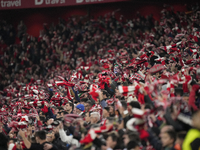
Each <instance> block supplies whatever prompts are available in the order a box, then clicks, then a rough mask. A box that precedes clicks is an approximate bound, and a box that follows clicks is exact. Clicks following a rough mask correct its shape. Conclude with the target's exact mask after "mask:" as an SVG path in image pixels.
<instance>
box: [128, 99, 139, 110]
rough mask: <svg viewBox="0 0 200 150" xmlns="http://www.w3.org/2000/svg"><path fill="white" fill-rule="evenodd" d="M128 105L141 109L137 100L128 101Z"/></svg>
mask: <svg viewBox="0 0 200 150" xmlns="http://www.w3.org/2000/svg"><path fill="white" fill-rule="evenodd" d="M129 105H130V106H131V107H133V108H138V109H141V106H140V104H139V103H138V102H137V101H132V102H130V103H129Z"/></svg>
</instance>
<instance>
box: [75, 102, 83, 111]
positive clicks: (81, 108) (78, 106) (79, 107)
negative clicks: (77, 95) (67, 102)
mask: <svg viewBox="0 0 200 150" xmlns="http://www.w3.org/2000/svg"><path fill="white" fill-rule="evenodd" d="M76 108H77V109H79V110H81V111H84V110H85V107H84V105H83V104H78V105H77V106H76Z"/></svg>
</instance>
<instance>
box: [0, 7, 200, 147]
mask: <svg viewBox="0 0 200 150" xmlns="http://www.w3.org/2000/svg"><path fill="white" fill-rule="evenodd" d="M117 11H119V10H117ZM115 13H116V12H112V13H109V14H106V15H105V16H99V17H98V18H97V19H93V18H88V17H87V16H84V17H69V18H67V20H64V19H61V18H60V19H59V23H58V24H57V25H56V26H54V25H53V24H50V25H48V24H44V29H43V30H42V31H41V32H40V36H39V37H32V36H31V35H29V34H27V33H26V29H27V27H26V25H25V24H24V23H23V21H20V23H19V25H18V27H17V30H15V28H14V27H13V26H12V25H10V24H9V23H8V22H6V21H3V20H1V21H0V64H1V65H0V108H1V109H0V150H26V149H30V150H43V149H44V150H79V149H85V150H112V149H118V150H199V148H200V111H199V106H200V82H199V81H200V65H199V64H200V55H199V48H200V47H199V45H200V11H199V7H198V6H197V5H194V6H193V7H192V9H191V10H189V11H188V12H175V11H174V10H173V7H171V6H165V7H164V8H163V10H162V11H161V18H160V21H159V22H158V21H156V20H154V18H153V16H152V15H149V16H146V17H144V16H142V15H140V13H139V12H138V13H137V14H135V15H134V17H133V19H131V20H127V19H126V18H124V17H123V16H120V18H117V17H115ZM16 37H18V38H19V40H20V43H19V44H16V42H15V39H16Z"/></svg>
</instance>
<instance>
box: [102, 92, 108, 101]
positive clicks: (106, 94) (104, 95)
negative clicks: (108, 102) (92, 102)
mask: <svg viewBox="0 0 200 150" xmlns="http://www.w3.org/2000/svg"><path fill="white" fill-rule="evenodd" d="M102 93H103V99H105V98H107V97H109V94H108V92H107V91H106V90H103V92H102Z"/></svg>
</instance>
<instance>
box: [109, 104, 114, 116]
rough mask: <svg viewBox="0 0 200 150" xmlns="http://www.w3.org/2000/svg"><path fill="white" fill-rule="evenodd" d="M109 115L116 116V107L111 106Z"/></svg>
mask: <svg viewBox="0 0 200 150" xmlns="http://www.w3.org/2000/svg"><path fill="white" fill-rule="evenodd" d="M109 115H110V117H114V116H115V108H114V106H109Z"/></svg>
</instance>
